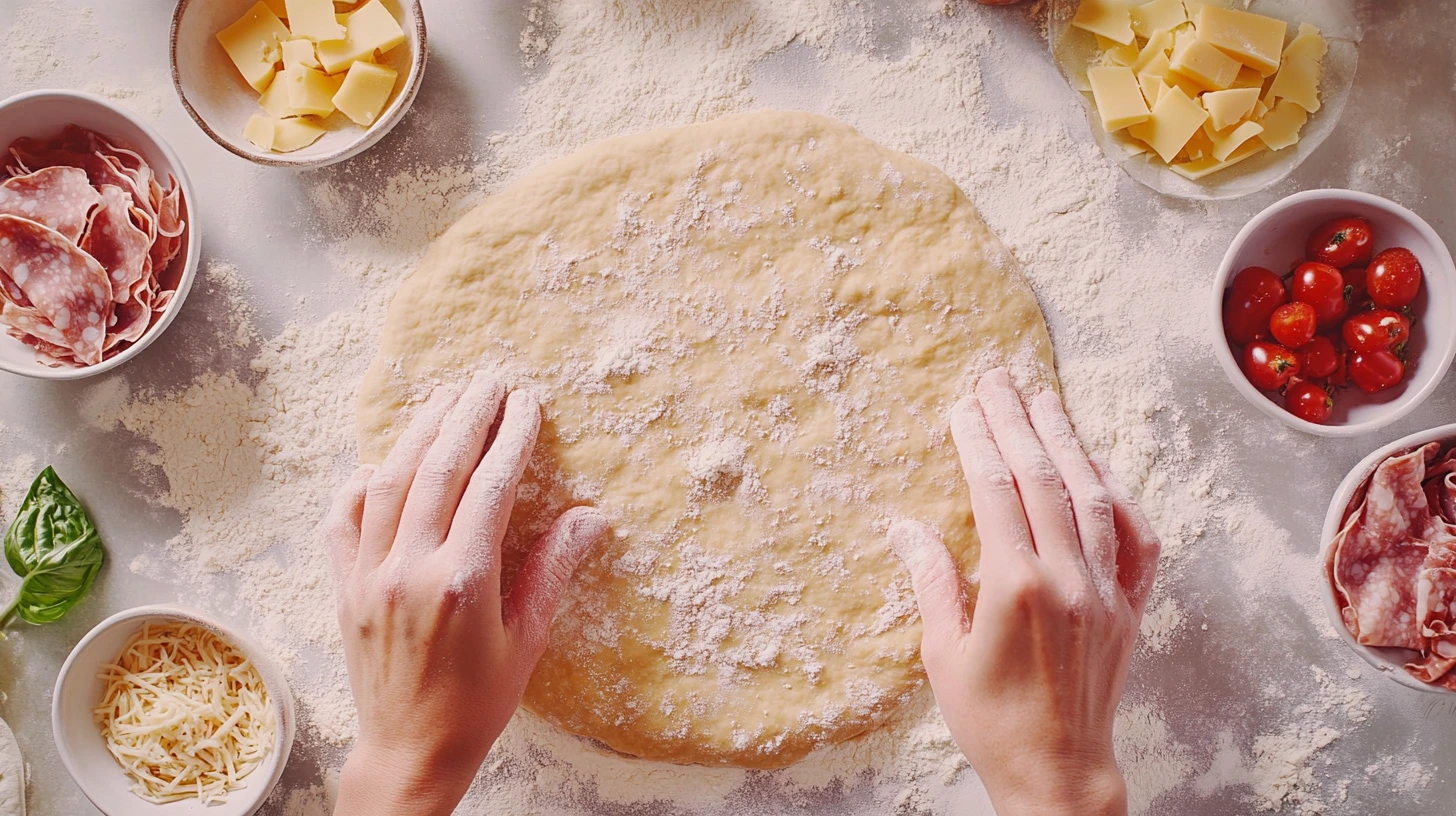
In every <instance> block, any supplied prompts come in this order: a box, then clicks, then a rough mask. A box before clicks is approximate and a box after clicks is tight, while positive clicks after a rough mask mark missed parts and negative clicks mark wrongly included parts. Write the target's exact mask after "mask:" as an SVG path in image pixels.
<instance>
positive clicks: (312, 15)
mask: <svg viewBox="0 0 1456 816" xmlns="http://www.w3.org/2000/svg"><path fill="white" fill-rule="evenodd" d="M283 4H284V6H286V7H287V9H288V27H289V29H291V30H292V31H293V36H295V37H301V38H303V39H307V40H313V41H314V42H329V41H332V40H342V39H344V29H343V27H342V26H340V25H339V24H338V23H337V22H335V21H334V3H333V0H283Z"/></svg>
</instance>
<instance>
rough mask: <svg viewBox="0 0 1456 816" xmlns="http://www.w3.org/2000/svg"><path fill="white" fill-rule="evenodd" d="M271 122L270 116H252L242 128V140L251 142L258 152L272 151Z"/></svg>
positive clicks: (272, 120)
mask: <svg viewBox="0 0 1456 816" xmlns="http://www.w3.org/2000/svg"><path fill="white" fill-rule="evenodd" d="M273 122H274V119H273V118H272V117H270V116H262V115H259V114H256V113H255V114H253V115H252V116H250V117H248V123H247V124H246V125H244V126H243V138H245V139H247V140H248V141H250V142H252V143H253V144H254V145H255V146H257V148H258V149H259V150H272V149H273Z"/></svg>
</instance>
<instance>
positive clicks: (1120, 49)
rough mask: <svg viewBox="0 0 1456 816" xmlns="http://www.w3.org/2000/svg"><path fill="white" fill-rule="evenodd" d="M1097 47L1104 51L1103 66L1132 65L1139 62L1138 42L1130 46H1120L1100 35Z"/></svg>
mask: <svg viewBox="0 0 1456 816" xmlns="http://www.w3.org/2000/svg"><path fill="white" fill-rule="evenodd" d="M1097 47H1098V48H1100V49H1102V64H1103V65H1132V64H1133V63H1135V62H1137V58H1138V53H1139V51H1138V47H1137V43H1136V42H1133V43H1130V44H1128V45H1119V44H1117V43H1115V42H1113V41H1112V40H1109V39H1107V38H1106V37H1103V36H1101V35H1099V36H1098V37H1097Z"/></svg>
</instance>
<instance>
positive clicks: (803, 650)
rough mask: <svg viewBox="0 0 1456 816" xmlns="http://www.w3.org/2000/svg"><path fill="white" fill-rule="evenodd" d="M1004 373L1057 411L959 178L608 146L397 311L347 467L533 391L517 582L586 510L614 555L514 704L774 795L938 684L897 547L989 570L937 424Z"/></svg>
mask: <svg viewBox="0 0 1456 816" xmlns="http://www.w3.org/2000/svg"><path fill="white" fill-rule="evenodd" d="M998 363H1008V364H1010V365H1011V366H1012V369H1013V372H1014V373H1015V375H1016V376H1017V379H1018V380H1019V381H1020V382H1021V383H1022V384H1023V385H1027V386H1036V385H1040V386H1043V387H1054V386H1055V382H1054V376H1055V375H1054V373H1053V369H1052V354H1051V345H1050V341H1049V339H1048V336H1047V331H1046V326H1045V324H1044V323H1043V320H1042V316H1041V312H1040V310H1039V309H1038V307H1037V303H1036V300H1035V298H1034V296H1033V295H1032V292H1031V291H1030V289H1029V288H1028V286H1027V285H1026V283H1025V282H1024V281H1023V280H1022V279H1021V277H1020V276H1019V275H1018V274H1017V273H1016V271H1015V270H1014V264H1013V261H1012V259H1011V258H1010V256H1009V254H1008V253H1007V252H1006V251H1005V250H1004V249H1003V248H1002V247H1001V245H1000V244H999V243H998V242H997V240H996V239H995V237H994V236H993V235H992V234H991V233H990V232H989V231H988V230H987V229H986V227H985V225H984V224H983V223H982V222H981V221H980V219H979V217H978V216H977V214H976V211H975V209H974V208H973V207H972V206H971V204H970V202H969V201H967V200H966V198H965V196H964V195H963V194H962V193H961V192H960V190H959V189H957V188H956V186H955V184H954V183H953V182H952V181H951V180H950V179H949V178H948V177H946V176H945V174H943V173H941V172H940V171H938V170H936V169H935V168H933V167H930V166H929V165H926V164H925V163H923V162H920V161H917V160H915V159H912V158H910V157H908V156H905V155H903V154H900V153H897V152H894V151H892V150H888V149H886V148H884V147H881V146H879V145H877V144H875V143H874V142H871V141H870V140H868V139H866V138H864V137H863V136H861V135H859V134H858V133H857V132H855V131H854V130H852V129H850V128H848V127H846V126H844V125H842V124H839V123H837V122H835V121H833V120H830V119H825V118H822V117H818V116H812V115H808V114H802V113H789V112H764V113H753V114H744V115H739V116H730V117H727V118H724V119H720V120H717V121H714V122H710V123H707V124H702V125H695V126H691V127H683V128H674V129H666V130H657V131H651V132H647V133H642V134H638V135H633V136H626V137H621V138H615V139H610V140H607V141H604V142H601V143H598V144H596V145H593V146H590V147H588V148H586V149H584V150H582V151H581V152H579V153H576V154H574V155H572V156H569V157H566V158H564V159H561V160H558V161H555V162H552V163H550V164H548V165H545V166H543V167H541V168H539V169H537V170H536V171H534V172H532V173H530V174H528V175H527V176H526V177H525V178H523V179H521V180H520V181H518V182H517V183H515V184H514V185H512V186H511V187H510V188H509V189H507V190H505V191H503V192H501V193H499V194H497V195H495V196H492V197H491V198H490V199H489V200H487V201H486V202H485V203H483V204H482V205H481V206H480V207H479V208H478V209H476V210H475V211H474V212H472V213H470V214H469V215H467V216H466V217H465V218H463V219H462V220H461V221H460V222H459V223H458V224H456V225H455V226H454V227H452V228H451V229H450V231H449V232H448V233H446V234H445V235H444V236H443V237H442V238H441V239H440V240H439V241H438V242H437V243H436V244H435V246H434V247H433V248H432V249H431V251H430V253H429V254H428V256H427V257H426V259H425V260H424V262H423V263H422V265H421V266H420V268H419V270H418V271H416V272H415V273H414V275H413V276H411V277H410V278H409V279H408V281H406V282H405V283H404V284H403V285H402V286H401V288H400V290H399V292H398V294H397V295H396V296H395V299H394V301H393V303H392V304H391V306H390V309H389V315H388V319H387V321H386V323H385V328H384V336H383V340H382V347H381V350H380V353H379V357H378V358H377V359H376V360H375V361H374V365H373V367H372V368H371V370H370V372H369V374H368V376H367V377H366V379H365V382H364V384H363V387H362V391H361V394H360V402H359V414H358V422H359V432H360V445H361V450H362V454H363V456H364V458H365V460H366V461H379V460H381V459H382V458H383V456H384V454H385V453H386V452H387V451H388V449H389V447H390V445H391V444H392V443H393V440H394V439H395V437H396V436H397V435H398V433H399V432H400V431H401V430H402V426H403V424H404V420H405V419H407V415H408V409H409V408H410V407H411V406H412V405H415V404H417V403H418V401H419V400H420V399H421V398H422V397H423V396H425V395H426V394H427V392H428V385H429V384H431V383H437V382H440V381H442V380H447V379H452V378H457V377H459V376H460V372H461V371H462V370H466V369H471V368H476V367H482V366H485V367H499V368H501V369H503V370H504V371H505V372H507V376H509V377H510V379H511V380H512V381H513V382H514V383H516V384H517V385H529V386H531V387H534V388H536V389H538V391H539V393H540V394H541V396H542V399H543V402H544V405H545V417H546V418H545V423H544V425H543V427H542V431H541V436H540V440H539V442H538V444H537V448H536V452H535V456H534V458H533V460H532V464H531V467H530V470H529V471H528V473H527V476H526V479H525V481H524V482H523V484H522V487H521V489H520V491H519V493H518V497H517V503H516V508H515V511H514V514H513V516H512V519H511V532H510V534H508V536H507V541H506V548H507V555H506V560H507V565H508V566H507V580H509V578H510V567H511V565H513V564H515V563H518V562H519V559H520V557H521V554H522V553H523V552H524V551H525V549H526V548H527V547H528V546H529V545H530V543H531V542H533V541H534V540H535V537H536V536H537V535H539V534H540V532H541V531H542V530H544V529H545V527H546V526H547V525H548V524H549V523H550V522H551V520H552V519H553V518H554V517H555V516H556V515H557V514H559V513H560V512H561V511H562V510H563V509H565V508H567V507H569V506H572V505H577V504H585V503H591V504H595V505H597V506H598V507H600V508H601V509H602V510H604V511H605V512H606V513H607V514H608V515H609V516H610V517H611V519H612V521H613V525H614V530H615V536H614V537H613V539H612V540H611V541H610V542H608V543H607V544H606V545H604V546H603V547H602V548H601V549H600V550H599V551H598V552H596V553H594V554H593V555H592V556H591V557H589V559H588V560H587V562H586V563H584V564H583V566H582V567H581V569H580V570H579V572H578V573H577V580H576V581H575V583H574V584H573V586H572V588H571V590H570V591H569V597H568V598H567V599H566V601H565V604H564V606H563V608H562V610H561V612H560V613H559V614H558V615H557V618H556V622H555V627H554V630H553V632H552V639H551V644H550V646H549V648H548V650H547V652H546V656H545V658H544V659H543V660H542V661H541V664H540V666H539V667H538V668H537V670H536V673H535V675H534V676H533V677H532V680H531V683H530V686H529V689H528V690H527V692H526V696H525V701H524V702H525V705H526V706H527V707H528V708H529V709H530V710H532V711H534V712H536V713H537V714H539V715H541V716H542V717H544V718H546V719H547V720H549V721H551V722H553V723H555V724H557V725H559V726H560V727H562V728H564V729H566V730H568V731H571V732H574V733H577V734H581V735H584V736H588V737H592V738H595V739H597V740H600V741H601V742H604V743H606V744H607V745H609V746H611V747H612V748H614V749H617V750H618V751H622V752H625V753H627V754H632V755H635V756H641V757H647V758H651V759H657V760H666V761H671V762H680V763H704V764H728V765H739V766H746V767H753V768H775V767H782V766H784V765H788V764H790V763H792V762H795V761H797V760H798V759H800V758H802V757H803V756H804V755H805V754H807V753H808V752H809V751H810V750H812V749H813V748H815V747H816V746H819V745H824V744H828V743H833V742H837V741H841V740H844V739H848V738H850V737H853V736H855V735H856V734H859V733H862V732H864V731H865V730H867V729H869V728H872V727H874V726H876V725H878V724H879V723H881V722H883V721H884V720H885V719H886V718H887V717H888V716H889V715H890V714H892V713H893V712H894V710H895V709H896V708H897V707H898V706H899V705H900V704H901V703H903V702H904V701H905V700H906V699H908V698H909V697H910V695H911V694H912V693H913V692H914V691H915V690H916V689H917V688H918V687H919V686H920V685H921V683H922V682H923V674H922V672H921V668H920V666H919V660H918V645H919V639H920V626H919V620H918V617H917V614H916V609H915V601H914V596H913V594H912V592H911V590H910V585H909V580H908V577H907V575H906V574H905V572H904V571H903V569H902V568H901V567H900V565H899V564H898V562H897V561H896V560H895V558H894V556H893V555H892V554H891V553H890V551H889V549H888V546H887V543H886V541H885V531H886V528H887V527H888V524H889V523H890V522H891V521H892V520H893V519H896V518H901V517H913V518H918V519H921V520H923V521H926V522H928V523H930V524H933V525H935V526H937V527H938V528H939V529H940V531H941V532H942V534H943V535H944V537H945V540H946V543H947V544H948V546H949V547H950V548H951V550H952V551H953V552H954V553H955V554H956V556H957V558H958V559H959V561H960V563H961V565H962V567H963V568H964V570H965V572H966V574H967V575H970V574H972V573H973V572H974V570H975V566H976V563H977V558H978V543H977V540H976V537H975V533H974V530H973V528H972V526H971V518H970V501H969V498H968V497H967V495H966V490H965V485H964V482H963V481H962V479H961V476H960V472H959V465H958V461H957V458H956V455H955V450H954V448H953V446H952V444H951V442H950V440H949V438H948V434H947V432H946V417H947V415H948V412H949V409H950V407H951V405H952V404H953V403H954V402H955V400H956V399H957V397H958V396H959V395H961V394H963V393H964V392H965V391H966V390H967V389H968V387H969V385H970V383H971V381H972V378H973V376H974V375H975V374H976V373H977V372H980V371H983V370H985V369H986V368H989V367H990V366H992V365H995V364H998Z"/></svg>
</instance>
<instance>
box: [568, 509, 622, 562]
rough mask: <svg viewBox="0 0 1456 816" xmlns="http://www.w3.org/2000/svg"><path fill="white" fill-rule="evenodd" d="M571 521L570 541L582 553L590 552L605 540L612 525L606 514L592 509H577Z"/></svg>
mask: <svg viewBox="0 0 1456 816" xmlns="http://www.w3.org/2000/svg"><path fill="white" fill-rule="evenodd" d="M574 512H575V517H574V518H572V520H571V536H570V538H571V540H572V542H573V543H575V544H576V547H577V548H579V549H581V550H582V551H583V552H585V551H587V550H590V549H592V548H594V547H596V546H597V544H599V543H601V541H602V539H604V538H606V536H607V533H608V532H610V531H611V529H612V523H611V521H610V520H608V519H607V517H606V514H604V513H602V512H601V511H600V510H597V509H596V508H592V507H585V508H578V510H577V511H574Z"/></svg>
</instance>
